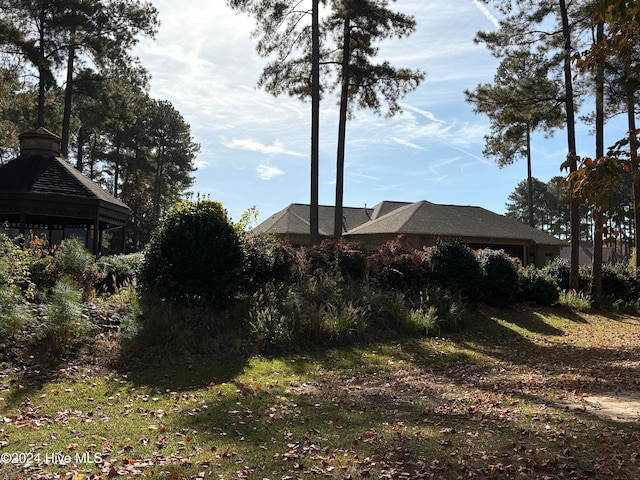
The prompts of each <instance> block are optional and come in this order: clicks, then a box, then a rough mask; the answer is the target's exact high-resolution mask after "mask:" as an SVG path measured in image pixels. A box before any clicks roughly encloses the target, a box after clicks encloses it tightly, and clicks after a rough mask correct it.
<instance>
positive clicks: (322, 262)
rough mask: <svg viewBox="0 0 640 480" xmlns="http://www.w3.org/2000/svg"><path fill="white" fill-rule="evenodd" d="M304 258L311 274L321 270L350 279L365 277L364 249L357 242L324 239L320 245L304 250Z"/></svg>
mask: <svg viewBox="0 0 640 480" xmlns="http://www.w3.org/2000/svg"><path fill="white" fill-rule="evenodd" d="M304 258H305V264H306V266H307V269H308V270H310V271H311V272H312V273H315V272H317V271H319V270H322V271H325V272H330V273H339V274H341V275H342V276H344V277H350V278H363V277H364V276H365V271H366V254H365V248H364V246H363V245H362V244H360V243H357V242H345V241H344V240H342V239H341V240H338V241H335V240H333V239H326V240H323V241H322V243H320V245H314V246H313V247H311V248H308V249H306V250H305V252H304Z"/></svg>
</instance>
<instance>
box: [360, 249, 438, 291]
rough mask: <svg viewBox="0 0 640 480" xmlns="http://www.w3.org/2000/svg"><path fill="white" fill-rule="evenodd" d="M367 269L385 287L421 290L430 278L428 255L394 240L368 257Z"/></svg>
mask: <svg viewBox="0 0 640 480" xmlns="http://www.w3.org/2000/svg"><path fill="white" fill-rule="evenodd" d="M367 270H368V272H369V276H370V277H371V278H372V279H375V280H376V281H377V282H378V284H379V285H380V286H382V287H384V288H394V289H397V290H414V291H419V290H420V289H422V288H423V287H424V286H425V285H426V284H427V282H428V279H429V264H428V255H427V252H425V251H423V250H416V249H413V248H409V247H407V246H405V245H403V244H402V242H400V241H398V240H393V241H391V242H387V243H385V244H384V245H382V246H381V247H380V248H379V249H378V251H377V252H375V253H373V254H371V255H369V256H368V257H367Z"/></svg>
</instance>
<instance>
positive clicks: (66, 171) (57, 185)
mask: <svg viewBox="0 0 640 480" xmlns="http://www.w3.org/2000/svg"><path fill="white" fill-rule="evenodd" d="M59 154H60V138H59V137H57V136H56V135H54V134H53V133H51V132H49V131H48V130H47V129H45V128H38V129H36V130H32V131H30V132H26V133H23V134H22V135H20V156H19V157H18V158H16V159H14V160H11V161H9V162H7V163H6V164H4V165H0V217H2V216H3V215H4V216H6V215H8V214H11V215H17V214H20V213H22V214H27V215H30V216H33V217H37V218H38V221H39V222H41V221H43V220H44V219H46V218H48V217H55V218H57V219H58V220H59V219H69V220H77V219H84V220H92V219H98V220H99V221H101V222H104V223H106V224H109V225H115V226H121V225H124V224H125V223H126V219H127V217H128V215H129V211H130V209H129V207H127V205H125V204H124V203H123V202H122V201H120V200H118V199H117V198H115V197H114V196H113V195H111V194H109V193H107V192H106V191H104V190H103V189H102V188H101V187H100V186H99V185H98V184H96V183H94V182H93V181H91V180H90V179H88V178H87V177H85V176H84V175H82V173H80V172H79V171H77V170H76V169H75V168H73V167H72V166H71V165H70V164H69V162H67V161H65V160H64V159H62V158H59ZM0 220H1V218H0Z"/></svg>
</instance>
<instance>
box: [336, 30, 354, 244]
mask: <svg viewBox="0 0 640 480" xmlns="http://www.w3.org/2000/svg"><path fill="white" fill-rule="evenodd" d="M350 56H351V24H350V21H349V19H348V18H346V19H345V21H344V43H343V45H342V91H341V94H340V120H339V124H338V155H337V161H336V206H335V214H334V215H335V217H334V224H333V236H334V238H335V239H336V240H338V239H339V238H340V237H342V223H343V222H342V216H343V215H342V202H343V196H344V154H345V143H346V131H347V107H348V102H349V81H350V75H349V61H350Z"/></svg>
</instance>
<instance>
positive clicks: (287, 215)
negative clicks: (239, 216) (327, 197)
mask: <svg viewBox="0 0 640 480" xmlns="http://www.w3.org/2000/svg"><path fill="white" fill-rule="evenodd" d="M343 213H344V222H343V223H344V230H343V231H344V234H345V236H346V237H349V238H351V239H354V240H355V239H357V238H358V237H359V236H365V235H389V234H393V235H400V234H414V235H431V236H437V237H461V238H478V239H480V238H483V239H487V240H489V239H492V240H497V239H510V240H525V241H529V242H531V243H535V244H541V245H556V246H564V245H566V242H564V241H562V240H560V239H557V238H555V237H553V236H551V235H549V234H547V233H545V232H543V231H541V230H538V229H535V228H531V227H529V226H528V225H525V224H523V223H521V222H519V221H518V220H515V219H512V218H508V217H505V216H504V215H498V214H497V213H493V212H491V211H489V210H486V209H484V208H481V207H473V206H458V205H440V204H435V203H431V202H427V201H420V202H415V203H408V202H391V201H383V202H381V203H379V204H378V205H376V206H375V207H373V208H350V207H345V208H344V209H343ZM333 216H334V207H332V206H320V208H319V231H320V234H321V235H323V236H331V235H332V234H333V218H334V217H333ZM254 232H256V233H276V234H298V235H308V234H309V205H306V204H291V205H289V206H288V207H287V208H285V209H284V210H281V211H280V212H278V213H276V214H274V215H272V216H271V217H269V218H268V219H267V220H265V221H264V222H263V223H261V224H260V225H258V226H257V227H256V228H255V229H254Z"/></svg>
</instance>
